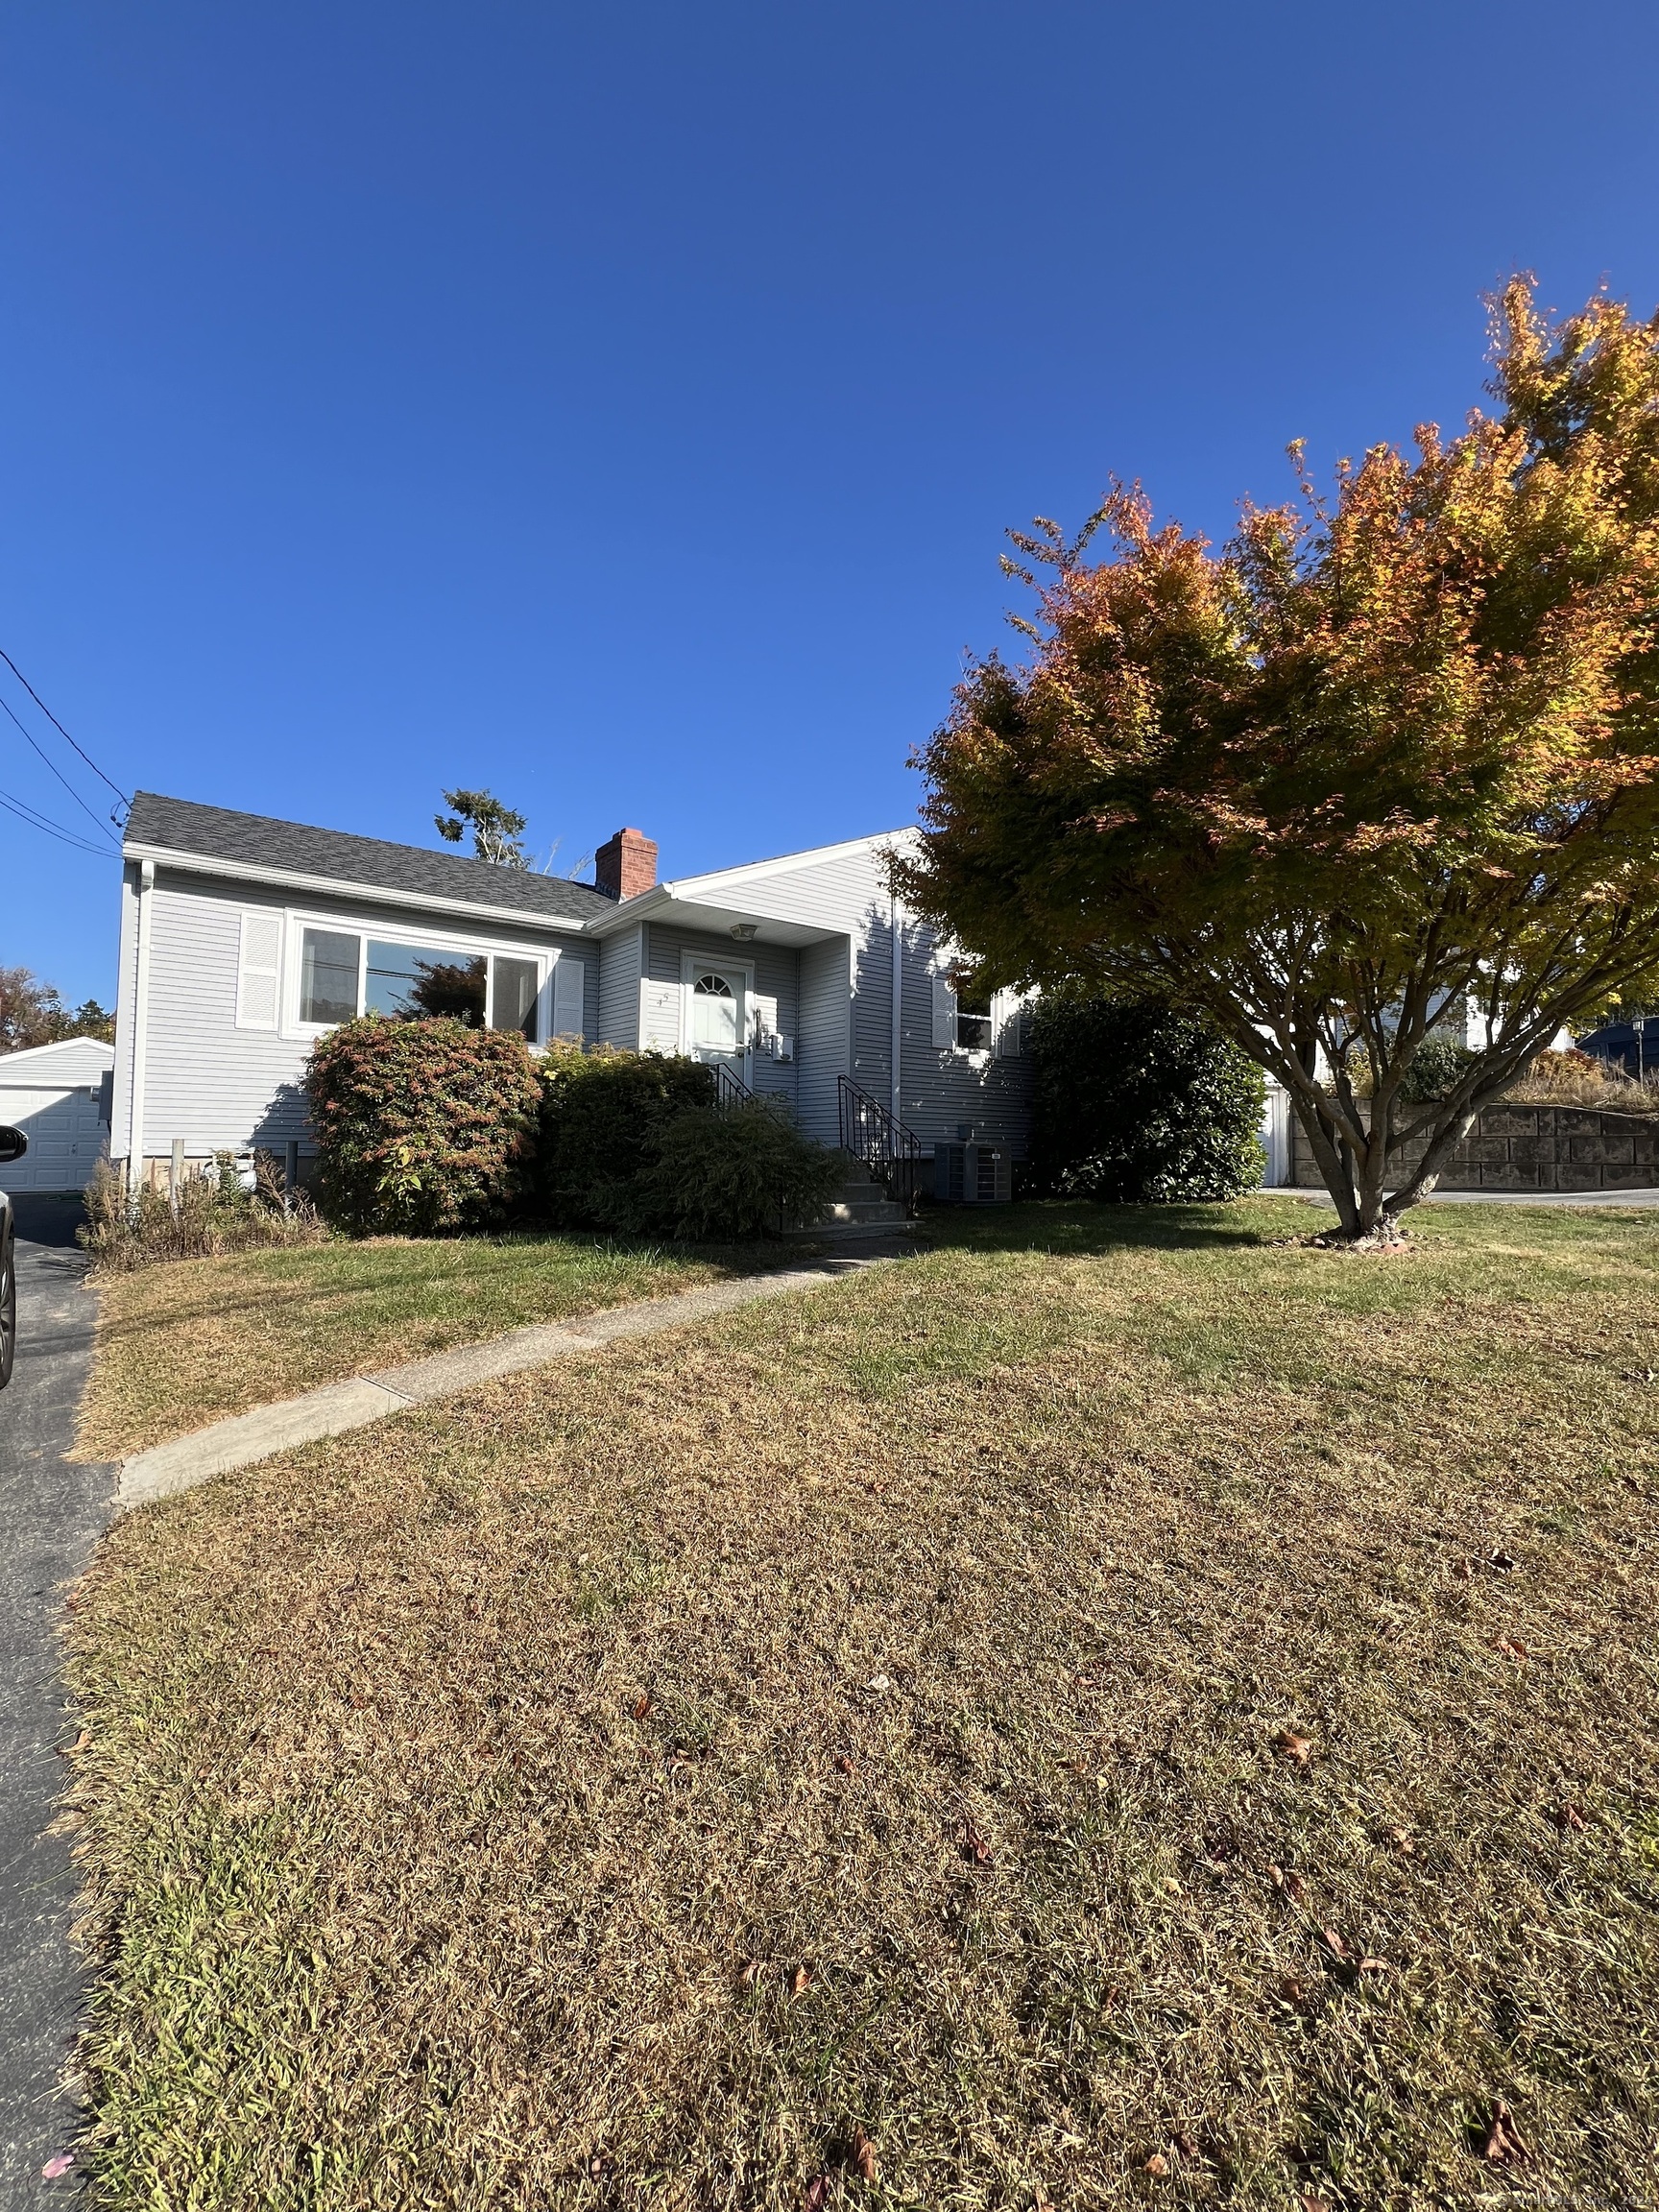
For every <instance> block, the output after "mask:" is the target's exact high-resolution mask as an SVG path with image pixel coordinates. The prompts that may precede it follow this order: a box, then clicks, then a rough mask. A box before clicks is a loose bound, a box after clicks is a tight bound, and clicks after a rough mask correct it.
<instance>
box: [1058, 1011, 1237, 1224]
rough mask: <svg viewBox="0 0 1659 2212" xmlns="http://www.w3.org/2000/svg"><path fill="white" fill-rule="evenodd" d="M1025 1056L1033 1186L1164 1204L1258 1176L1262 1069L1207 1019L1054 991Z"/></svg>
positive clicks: (1233, 1190)
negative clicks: (1029, 1065) (1029, 1091)
mask: <svg viewBox="0 0 1659 2212" xmlns="http://www.w3.org/2000/svg"><path fill="white" fill-rule="evenodd" d="M1030 1051H1031V1059H1032V1136H1031V1172H1030V1184H1031V1187H1032V1188H1033V1189H1035V1190H1040V1191H1046V1192H1048V1193H1050V1194H1052V1195H1055V1196H1059V1197H1067V1198H1095V1199H1101V1200H1104V1201H1105V1202H1106V1203H1108V1204H1111V1205H1169V1204H1175V1203H1180V1202H1183V1201H1186V1202H1194V1201H1199V1200H1213V1199H1227V1198H1237V1197H1238V1195H1239V1194H1240V1192H1242V1191H1244V1190H1250V1189H1251V1188H1252V1187H1253V1186H1254V1185H1255V1184H1256V1183H1258V1182H1259V1181H1260V1180H1261V1175H1262V1141H1261V1130H1262V1095H1263V1082H1262V1070H1260V1069H1259V1068H1258V1067H1257V1065H1256V1063H1255V1062H1254V1061H1253V1060H1250V1059H1248V1058H1246V1056H1245V1055H1244V1054H1243V1053H1242V1052H1240V1051H1239V1050H1238V1046H1236V1045H1232V1044H1229V1043H1228V1041H1227V1040H1226V1039H1225V1038H1224V1037H1221V1036H1219V1035H1218V1034H1217V1033H1216V1032H1215V1031H1214V1029H1213V1028H1211V1027H1210V1025H1209V1024H1208V1023H1207V1022H1202V1021H1199V1020H1196V1019H1194V1018H1193V1017H1192V1016H1190V1015H1187V1014H1178V1013H1175V1012H1173V1011H1171V1009H1170V1008H1168V1007H1166V1006H1160V1005H1149V1004H1121V1003H1118V1002H1116V1001H1113V1000H1110V999H1104V998H1087V997H1084V996H1082V995H1081V994H1078V995H1070V994H1061V995H1059V996H1056V997H1052V998H1042V999H1040V1000H1039V1001H1038V1003H1037V1007H1036V1010H1035V1012H1034V1014H1033V1016H1032V1022H1031V1034H1030Z"/></svg>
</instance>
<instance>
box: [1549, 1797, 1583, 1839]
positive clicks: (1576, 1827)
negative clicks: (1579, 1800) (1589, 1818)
mask: <svg viewBox="0 0 1659 2212" xmlns="http://www.w3.org/2000/svg"><path fill="white" fill-rule="evenodd" d="M1550 1817H1551V1820H1553V1821H1554V1823H1555V1825H1556V1827H1557V1828H1559V1829H1560V1830H1561V1832H1562V1834H1563V1835H1565V1834H1566V1833H1567V1832H1568V1830H1569V1829H1571V1830H1572V1831H1573V1832H1574V1833H1575V1834H1576V1835H1582V1834H1583V1832H1584V1826H1585V1821H1584V1815H1583V1814H1582V1813H1581V1812H1580V1811H1579V1809H1578V1807H1577V1806H1576V1805H1566V1804H1563V1805H1556V1806H1554V1807H1552V1808H1551V1814H1550Z"/></svg>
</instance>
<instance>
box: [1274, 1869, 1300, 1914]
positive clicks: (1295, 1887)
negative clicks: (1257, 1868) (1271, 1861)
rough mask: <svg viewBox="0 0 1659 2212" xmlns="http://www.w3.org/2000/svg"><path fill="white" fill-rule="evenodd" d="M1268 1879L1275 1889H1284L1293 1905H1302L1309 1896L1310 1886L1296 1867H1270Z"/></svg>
mask: <svg viewBox="0 0 1659 2212" xmlns="http://www.w3.org/2000/svg"><path fill="white" fill-rule="evenodd" d="M1267 1875H1268V1879H1269V1880H1270V1881H1271V1883H1272V1885H1273V1887H1274V1888H1275V1889H1283V1890H1284V1892H1285V1894H1286V1897H1288V1898H1289V1900H1290V1902H1291V1904H1292V1905H1300V1904H1301V1902H1302V1900H1303V1898H1304V1897H1306V1896H1307V1894H1308V1885H1307V1883H1306V1882H1304V1881H1303V1879H1302V1877H1301V1875H1300V1874H1298V1873H1297V1871H1296V1869H1295V1867H1294V1866H1269V1867H1268V1869H1267Z"/></svg>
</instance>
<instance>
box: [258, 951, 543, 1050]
mask: <svg viewBox="0 0 1659 2212" xmlns="http://www.w3.org/2000/svg"><path fill="white" fill-rule="evenodd" d="M540 996H541V965H540V963H539V962H538V961H535V960H527V959H522V958H516V957H514V956H513V955H512V954H511V953H506V952H499V953H496V954H495V955H494V956H493V958H491V957H488V956H487V955H486V954H484V953H482V952H465V951H461V950H456V949H455V948H453V947H448V946H438V945H402V944H398V943H397V941H396V940H395V939H392V938H389V937H371V938H369V939H368V940H367V942H365V940H364V939H363V938H362V937H360V936H357V935H356V934H355V933H353V932H349V931H347V930H343V929H306V930H304V931H303V932H302V933H301V957H300V1019H301V1022H314V1023H316V1024H318V1025H319V1026H321V1025H323V1024H325V1023H332V1022H350V1021H354V1020H355V1019H356V1017H357V1016H358V1015H359V1014H383V1015H386V1016H388V1017H389V1018H390V1019H391V1020H393V1021H396V1022H420V1021H431V1020H435V1019H439V1018H443V1017H446V1018H447V1019H449V1020H450V1021H455V1022H465V1023H466V1024H467V1026H468V1027H469V1029H482V1028H483V1027H484V1025H485V1022H489V1023H490V1025H491V1027H492V1028H495V1029H517V1030H518V1031H519V1033H520V1034H521V1035H522V1036H523V1037H525V1038H526V1039H527V1040H528V1042H529V1043H530V1044H532V1045H534V1044H535V1043H536V1023H537V1004H538V1000H539V998H540Z"/></svg>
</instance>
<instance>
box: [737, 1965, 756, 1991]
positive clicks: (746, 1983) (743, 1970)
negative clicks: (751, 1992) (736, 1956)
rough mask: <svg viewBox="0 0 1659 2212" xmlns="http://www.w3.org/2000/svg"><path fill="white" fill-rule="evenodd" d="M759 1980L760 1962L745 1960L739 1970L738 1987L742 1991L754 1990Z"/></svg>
mask: <svg viewBox="0 0 1659 2212" xmlns="http://www.w3.org/2000/svg"><path fill="white" fill-rule="evenodd" d="M759 1979H760V1965H759V1961H758V1960H755V1959H745V1960H744V1961H743V1963H742V1965H741V1966H739V1967H738V1969H737V1986H738V1987H739V1988H740V1989H753V1988H754V1986H755V1984H756V1983H757V1981H758V1980H759Z"/></svg>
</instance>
